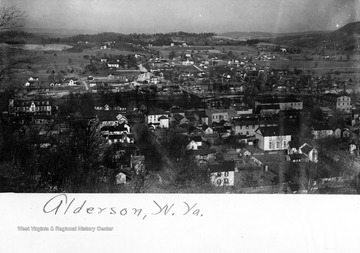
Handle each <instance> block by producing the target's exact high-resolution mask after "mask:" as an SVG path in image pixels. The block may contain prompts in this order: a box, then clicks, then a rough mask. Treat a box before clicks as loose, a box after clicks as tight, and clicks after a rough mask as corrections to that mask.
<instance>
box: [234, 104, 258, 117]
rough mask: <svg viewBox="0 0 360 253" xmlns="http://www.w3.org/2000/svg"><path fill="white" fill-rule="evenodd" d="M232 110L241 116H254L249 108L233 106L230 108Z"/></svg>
mask: <svg viewBox="0 0 360 253" xmlns="http://www.w3.org/2000/svg"><path fill="white" fill-rule="evenodd" d="M230 109H232V110H234V111H235V112H236V114H237V115H239V116H250V115H252V114H253V109H252V108H250V107H247V106H241V105H237V104H233V105H231V106H230Z"/></svg>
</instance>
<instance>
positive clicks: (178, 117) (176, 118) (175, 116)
mask: <svg viewBox="0 0 360 253" xmlns="http://www.w3.org/2000/svg"><path fill="white" fill-rule="evenodd" d="M184 118H185V117H184V116H182V115H181V114H174V119H175V120H176V121H181V120H182V119H184Z"/></svg>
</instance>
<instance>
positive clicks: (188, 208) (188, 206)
mask: <svg viewBox="0 0 360 253" xmlns="http://www.w3.org/2000/svg"><path fill="white" fill-rule="evenodd" d="M147 206H149V205H147ZM42 211H43V212H44V213H46V214H54V215H78V214H85V215H120V216H136V217H139V218H142V219H146V218H147V217H149V216H177V215H181V216H192V217H203V215H204V214H203V213H202V211H201V210H200V209H199V208H198V204H197V203H188V202H186V201H183V202H181V203H180V204H178V203H160V201H155V200H152V203H151V207H150V208H149V207H148V209H147V210H146V209H144V208H141V207H121V206H116V205H114V206H110V205H109V206H100V205H94V204H89V201H88V200H87V199H83V198H76V197H72V198H70V197H69V196H68V195H67V194H65V193H62V194H59V195H56V196H54V197H52V198H51V199H49V200H48V201H47V202H46V203H45V204H44V206H43V209H42Z"/></svg>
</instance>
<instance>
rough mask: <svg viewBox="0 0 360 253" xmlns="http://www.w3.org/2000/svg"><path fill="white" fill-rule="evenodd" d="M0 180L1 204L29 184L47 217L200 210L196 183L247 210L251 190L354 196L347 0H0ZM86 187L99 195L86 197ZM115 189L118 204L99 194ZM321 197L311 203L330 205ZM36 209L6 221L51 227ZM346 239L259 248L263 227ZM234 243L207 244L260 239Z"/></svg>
mask: <svg viewBox="0 0 360 253" xmlns="http://www.w3.org/2000/svg"><path fill="white" fill-rule="evenodd" d="M0 192H1V193H0V196H1V195H2V196H5V197H4V198H5V199H6V200H7V202H6V203H9V204H11V200H10V199H11V198H10V197H8V196H14V206H16V205H18V204H19V203H20V202H19V201H20V200H19V196H32V198H34V201H35V202H36V203H37V202H41V207H39V210H40V211H41V213H42V215H48V216H46V217H50V216H49V215H52V216H51V217H59V216H60V215H63V216H66V215H68V216H69V213H71V215H76V214H79V216H80V215H85V216H86V215H92V214H93V211H94V210H95V211H94V213H96V215H97V216H98V218H97V219H100V216H101V215H102V214H105V213H107V214H109V215H110V216H111V215H112V214H114V215H117V216H119V217H120V216H129V215H130V213H131V215H132V216H134V215H135V216H137V217H139V219H140V218H141V219H142V220H143V222H146V220H147V219H150V218H149V217H150V216H151V215H152V216H156V215H158V214H161V215H163V216H164V217H165V216H175V217H177V215H178V213H179V212H180V213H181V215H182V216H183V217H187V216H190V215H191V216H192V218H191V219H197V221H196V222H200V221H199V220H201V219H203V221H204V220H205V219H211V218H210V216H209V212H210V211H208V213H206V210H204V208H202V206H201V203H200V202H196V201H195V197H196V196H202V197H199V198H200V199H201V198H204V199H206V200H207V201H209V202H208V203H207V204H206V206H207V207H209V208H210V206H212V207H214V206H217V204H216V203H220V202H216V201H214V202H212V201H211V200H210V199H211V196H213V197H214V199H215V200H219V199H221V200H219V201H224V203H225V204H224V206H227V207H229V209H231V208H232V207H231V204H230V200H229V199H228V198H230V199H231V200H234V199H236V198H241V199H244V198H245V200H246V201H245V202H244V203H248V204H249V203H250V204H249V205H247V207H246V208H245V209H243V210H242V212H245V213H247V214H251V213H252V210H253V209H251V208H252V207H251V206H252V204H253V202H251V201H252V200H255V202H256V204H254V205H257V204H259V203H258V202H261V201H259V197H260V198H261V200H264V201H263V204H264V203H268V200H270V199H271V200H274V203H279V204H278V205H276V206H275V204H274V206H271V205H268V206H266V207H265V206H264V210H265V209H267V208H269V210H273V211H274V212H278V211H277V210H280V209H281V210H284V211H285V210H286V208H285V207H284V206H286V204H285V203H292V206H294V205H296V203H297V200H299V201H300V202H298V203H302V202H301V201H305V202H306V201H308V200H313V199H314V198H315V199H316V200H315V201H314V202H312V203H313V204H314V205H315V206H319V205H320V203H323V202H321V201H320V200H324V199H327V198H328V197H329V196H333V197H335V196H336V199H340V200H339V202H335V201H334V202H332V204H333V205H337V208H341V206H342V204H340V203H342V202H341V201H342V200H341V198H344V199H347V198H348V197H353V198H354V201H355V202H356V203H358V202H359V201H358V198H357V195H358V194H360V1H359V0H222V1H221V0H0ZM9 194H10V195H9ZM18 194H19V195H18ZM97 194H99V196H101V198H100V199H99V198H98V199H97V201H100V202H99V203H105V204H102V205H100V204H98V205H97V204H96V201H95V202H93V203H95V204H91V203H90V201H91V200H94V199H93V198H92V197H91V196H97ZM37 195H38V196H42V197H39V198H38V199H36V197H35V196H37ZM305 195H306V197H304V196H305ZM344 195H346V196H344ZM15 196H16V197H15ZM44 196H45V197H44ZM86 196H90V197H89V199H87V197H86ZM106 196H109V200H108V202H109V203H107V202H106V199H107V197H106ZM115 196H119V198H120V199H121V198H122V197H123V198H124V201H125V202H126V203H128V205H127V206H126V207H119V206H118V205H114V207H113V206H112V205H111V204H110V199H111V200H114V199H116V197H115ZM130 196H132V197H130ZM150 196H154V197H150ZM155 196H162V197H160V198H170V200H171V201H174V199H177V198H180V196H188V198H189V200H186V199H184V200H182V199H179V203H176V204H172V202H171V201H170V200H169V201H170V202H166V203H165V202H164V201H161V199H155ZM279 196H280V197H281V198H284V199H286V201H281V202H278V197H279ZM130 198H134V199H141V201H142V200H143V199H146V198H148V199H149V201H150V203H147V204H146V205H148V206H152V208H154V209H153V210H152V211H149V212H148V213H146V211H144V210H145V209H144V210H142V209H140V208H139V207H137V206H131V202H129V201H130V200H129V199H130ZM150 198H151V199H150ZM184 198H185V197H184ZM15 199H16V201H15ZM22 199H24V200H25V199H26V197H22ZM40 199H41V201H40ZM43 200H44V201H43ZM327 200H329V199H327ZM101 201H102V202H101ZM104 201H105V202H104ZM191 201H193V202H191ZM288 201H289V202H288ZM15 202H16V204H15ZM25 202H26V203H28V204H29V205H31V201H29V199H27V200H26V201H25ZM35 202H33V203H35ZM329 202H331V199H330V200H329ZM329 202H324V204H322V206H323V207H324V208H325V206H326V209H327V208H328V209H327V210H331V211H332V212H335V211H334V210H335V209H332V207H331V206H329V205H328V204H329ZM355 202H354V203H355ZM221 203H223V202H221ZM337 203H338V204H337ZM263 204H261V205H260V206H261V207H262V208H263V206H262V205H263ZM34 205H35V204H34ZM36 205H37V204H36ZM204 205H205V204H204ZM204 205H203V206H204ZM264 205H265V204H264ZM115 206H116V207H115ZM240 206H241V205H240V203H239V202H236V203H235V204H234V209H232V211H231V215H229V217H233V216H232V214H233V213H232V212H235V211H236V210H238V209H236V208H238V207H239V209H242V208H240ZM345 206H346V205H345V204H344V205H343V207H345ZM235 207H236V208H235ZM24 208H25V207H24ZM28 208H30V207H29V206H28ZM36 208H38V207H37V206H36ZM36 208H35V207H34V208H32V207H31V208H30V209H31V210H37V209H36ZM131 208H132V209H135V210H134V211H131V212H130V210H132V209H131ZM177 208H178V209H177ZM217 208H221V206H220V205H219V206H218V207H217ZM272 208H275V209H272ZM304 208H305V207H304ZM307 208H309V209H310V208H313V207H311V205H310V206H307ZM349 208H353V206H351V207H349ZM357 208H359V205H357ZM98 209H99V210H98ZM205 209H206V208H205ZM254 209H256V211H255V210H254V215H256V214H257V212H259V209H257V208H254ZM26 210H27V209H26ZM174 210H176V211H174ZM213 210H219V212H217V214H216V215H217V217H225V216H226V215H225V213H226V212H225V213H224V214H222V211H220V209H213ZM244 210H247V211H244ZM289 210H290V209H289ZM336 210H338V209H336ZM339 210H340V209H339ZM173 211H174V212H173ZM358 211H359V210H358ZM17 212H20V211H19V210H18V211H17ZM270 212H271V211H270ZM150 213H152V214H150ZM210 213H211V212H210ZM213 213H215V211H213ZM259 213H261V212H259ZM299 213H301V212H300V211H299ZM339 213H341V215H342V216H346V214H345V211H344V213H343V210H340V211H339ZM350 213H351V212H350ZM350 213H349V214H350ZM313 214H314V213H313ZM99 215H100V216H99ZM206 215H207V216H206ZM234 215H235V214H234ZM267 215H270V213H267ZM305 215H308V211H306V212H305ZM314 215H315V216H316V217H322V215H321V214H320V212H318V213H316V214H314ZM334 215H335V214H334V213H331V215H330V216H331V217H333V216H334ZM259 216H261V215H259ZM300 216H301V215H300ZM21 217H23V216H21ZM24 217H25V216H24ZM111 217H112V216H111ZM194 217H196V218H194ZM202 217H203V218H202ZM214 217H215V216H214ZM249 217H251V218H250V220H251V221H252V220H256V219H258V218H255V216H254V217H252V216H249ZM349 217H351V214H350V216H349ZM353 218H354V217H353ZM12 219H14V220H15V217H13V218H12ZM21 219H22V220H25V218H21ZM107 219H109V218H107ZM128 219H129V220H131V219H132V218H128ZM164 219H165V218H164ZM166 219H167V218H166ZM242 219H244V218H242ZM259 219H260V220H261V222H262V223H263V224H265V223H266V222H267V221H265V220H266V219H265V218H264V217H263V218H259ZM284 219H285V220H287V221H290V220H291V218H290V217H288V216H286V215H285V218H284ZM302 219H303V218H299V220H297V221H296V222H295V224H300V223H301V221H302ZM320 219H321V218H320ZM40 220H41V219H40V218H37V223H36V224H35V223H34V224H32V225H33V226H32V225H31V224H20V223H19V224H18V223H16V224H15V225H16V231H17V233H22V235H24V233H30V232H31V231H37V232H39V231H53V230H51V228H53V227H52V226H50V225H49V226H44V227H42V226H41V224H40ZM304 220H306V219H304ZM14 222H15V221H14ZM62 222H63V221H62ZM62 222H60V223H59V224H65V223H62ZM271 222H272V224H274V223H275V224H277V222H275V221H271ZM128 223H130V221H129V222H128ZM179 223H181V222H179ZM202 223H204V224H205V222H202ZM206 223H207V222H206ZM238 223H239V221H237V223H236V224H238ZM320 223H321V222H320ZM37 224H38V225H37ZM44 224H45V223H44ZM46 224H48V223H46ZM216 224H218V223H216ZM302 224H304V226H306V228H305V230H307V229H309V231H311V230H310V228H309V227H312V226H314V227H315V222H314V223H311V224H310V223H309V224H308V223H306V222H305V223H304V222H303V223H302ZM321 224H323V223H321ZM344 224H347V223H346V222H345V223H344ZM15 225H14V224H12V225H11V226H14V227H15ZM75 225H76V226H75ZM335 225H339V224H337V223H336V224H335ZM154 226H155V225H154ZM176 226H178V225H176ZM209 226H210V227H212V225H209ZM257 226H259V225H258V224H257V225H256V226H255V227H256V228H258V227H257ZM323 226H324V227H328V226H330V225H329V224H327V223H325V222H324V224H323ZM230 227H231V225H230V224H228V225H226V226H225V225H224V227H223V228H222V229H223V230H227V232H226V233H229V231H231V229H230V230H228V229H229V228H230ZM330 227H331V226H330ZM57 228H58V231H61V232H63V233H65V234H66V233H68V234H69V233H72V232H71V231H74V229H75V231H78V232H79V231H90V232H93V233H105V232H102V231H108V232H106V233H110V232H111V231H113V230H114V229H115V230H116V228H117V227H116V226H115V227H111V226H110V225H109V226H105V225H104V226H102V225H98V226H95V225H94V226H93V227H92V226H86V225H84V226H80V225H77V224H72V226H70V225H69V226H68V227H66V226H63V227H61V226H60V225H59V226H55V227H54V228H53V229H55V231H56V229H57ZM259 228H260V226H259ZM285 228H288V225H286V226H285ZM233 229H235V228H233ZM268 229H269V230H266V231H273V230H272V229H274V228H271V229H270V228H268ZM277 229H279V228H277ZM314 229H315V228H314ZM316 229H318V228H316ZM139 230H141V229H139ZM279 230H280V229H279ZM26 231H30V232H26ZM69 231H70V232H69ZM96 231H101V232H96ZM109 231H110V232H109ZM194 231H202V230H198V229H195V230H194ZM251 231H252V230H251ZM254 231H255V229H254ZM266 231H265V230H264V231H262V232H261V233H260V234H261V236H260V237H262V236H263V235H264V234H265V233H267V232H266ZM274 231H275V230H274ZM309 231H308V232H309ZM316 231H318V232H319V230H316ZM61 232H59V233H61ZM90 232H89V233H90ZM223 232H224V231H223ZM31 233H32V232H31ZM41 233H46V232H40V234H41ZM49 233H51V232H49ZM177 233H179V234H177V236H179V235H180V231H178V232H177ZM184 233H185V232H184ZM193 233H195V232H193ZM201 233H202V232H201ZM281 233H285V234H286V231H282V232H281ZM299 233H300V232H299ZM314 233H315V232H314ZM319 233H320V232H319ZM319 233H317V232H316V233H315V234H316V235H317V234H319ZM245 234H246V233H245V232H244V235H243V236H240V235H239V237H237V239H238V240H240V241H241V240H246V235H245ZM250 234H252V232H251V233H250ZM255 234H256V233H255V232H254V235H255ZM269 234H273V235H274V233H272V232H269ZM295 234H296V232H295ZM310 234H311V233H310ZM217 235H218V234H217ZM223 235H224V236H225V237H226V236H229V235H225V234H223ZM232 236H235V235H232ZM286 236H288V235H286ZM289 236H290V235H289ZM323 236H324V237H323V238H322V239H324V238H327V239H328V237H327V235H323ZM352 236H354V235H352ZM180 237H181V236H180ZM330 237H331V236H330ZM242 238H243V239H242ZM309 238H312V237H311V235H309V234H308V235H307V236H306V239H304V238H303V237H302V239H303V240H304V241H306V240H308V239H309ZM331 238H333V239H334V238H335V240H339V238H338V235H334V237H331ZM322 239H321V240H322ZM352 239H354V237H351V236H350V237H347V242H348V243H349V244H348V247H347V248H346V247H340V245H332V247H329V248H327V247H325V246H324V247H323V246H322V244H321V243H319V244H316V243H315V246H316V247H315V248H316V251H313V249H315V248H312V246H307V247H305V246H301V251H296V250H293V251H289V250H290V249H291V248H289V247H285V248H284V249H286V250H287V251H271V249H280V248H281V247H278V246H277V244H276V243H275V242H278V240H280V239H279V238H277V239H276V240H275V241H273V240H270V239H267V240H269V250H270V251H271V252H327V253H328V252H332V253H335V252H345V251H342V250H345V249H346V250H347V251H346V252H356V251H354V249H355V248H353V247H352V246H353V245H354V241H352ZM358 239H359V238H358ZM144 240H145V241H147V240H148V239H144ZM171 240H173V239H171ZM260 240H261V238H259V241H260ZM292 240H294V239H292ZM309 240H313V239H309ZM324 240H325V239H324ZM300 241H301V240H300ZM330 241H331V240H330ZM306 242H307V241H306ZM186 244H187V242H186V243H184V244H183V245H186ZM255 244H256V243H255ZM305 244H306V243H305ZM305 244H304V245H305ZM196 245H198V246H199V244H198V243H196ZM231 245H233V244H231ZM246 245H247V247H246V248H244V249H243V251H241V250H240V251H236V250H235V249H234V248H232V246H229V247H231V250H229V249H228V250H224V251H222V250H221V248H217V247H215V248H211V247H210V246H209V245H208V246H207V247H206V249H209V250H207V251H206V252H264V250H265V252H266V249H267V248H266V246H261V245H260V244H259V245H256V246H255V245H252V246H249V245H251V244H246ZM306 245H307V244H306ZM310 245H313V244H310ZM1 247H2V246H0V249H1ZM39 247H42V246H39ZM127 247H130V246H127ZM133 247H135V246H133ZM138 247H140V246H138ZM169 247H170V248H169V249H171V250H170V251H171V252H180V248H179V249H178V250H176V249H172V246H169ZM183 247H185V246H183ZM239 247H240V246H239ZM262 247H263V248H262ZM65 249H67V248H64V250H65ZM135 249H136V250H138V251H137V252H143V250H146V247H144V248H136V247H135ZM239 249H241V247H240V248H239ZM43 250H44V251H41V250H40V251H39V252H45V248H43ZM92 250H95V248H93V249H92ZM150 251H151V250H150ZM270 251H269V252H270ZM4 252H6V251H4ZM10 252H15V251H10ZM31 252H33V251H31ZM34 252H35V251H34ZM91 252H93V251H91ZM111 252H112V251H111ZM151 252H152V251H151ZM181 252H202V250H201V249H199V250H198V251H195V249H194V251H193V250H186V248H184V251H181Z"/></svg>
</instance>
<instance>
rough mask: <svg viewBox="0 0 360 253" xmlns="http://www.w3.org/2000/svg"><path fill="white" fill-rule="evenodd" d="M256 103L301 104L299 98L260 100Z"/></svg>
mask: <svg viewBox="0 0 360 253" xmlns="http://www.w3.org/2000/svg"><path fill="white" fill-rule="evenodd" d="M255 101H257V102H259V103H262V104H275V103H291V102H293V103H297V102H300V100H298V99H297V98H292V97H285V98H258V99H256V100H255Z"/></svg>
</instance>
